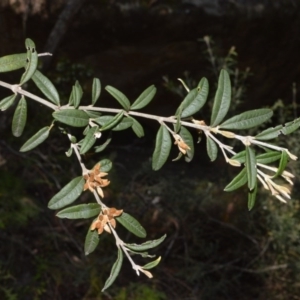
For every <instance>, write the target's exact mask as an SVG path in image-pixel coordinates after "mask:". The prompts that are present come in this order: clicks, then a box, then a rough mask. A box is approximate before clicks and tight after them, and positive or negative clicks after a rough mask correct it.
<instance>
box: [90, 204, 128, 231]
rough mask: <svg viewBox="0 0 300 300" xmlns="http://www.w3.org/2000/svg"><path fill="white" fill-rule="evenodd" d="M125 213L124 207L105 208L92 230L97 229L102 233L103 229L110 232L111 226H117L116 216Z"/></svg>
mask: <svg viewBox="0 0 300 300" xmlns="http://www.w3.org/2000/svg"><path fill="white" fill-rule="evenodd" d="M122 213H123V209H120V210H117V209H116V208H114V207H112V208H105V209H103V210H102V212H101V213H100V214H99V216H98V217H97V219H96V220H95V221H94V222H93V223H92V225H91V230H95V229H97V231H98V234H101V233H102V232H103V230H105V231H106V232H108V233H111V229H110V226H109V225H111V226H112V227H113V228H116V220H115V217H118V216H120V215H121V214H122Z"/></svg>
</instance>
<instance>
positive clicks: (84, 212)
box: [56, 203, 101, 219]
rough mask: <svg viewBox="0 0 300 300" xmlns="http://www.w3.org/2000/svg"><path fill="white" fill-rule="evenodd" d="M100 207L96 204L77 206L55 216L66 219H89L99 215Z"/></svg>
mask: <svg viewBox="0 0 300 300" xmlns="http://www.w3.org/2000/svg"><path fill="white" fill-rule="evenodd" d="M100 211H101V206H100V205H99V204H98V203H89V204H79V205H75V206H71V207H67V208H65V209H63V210H61V211H59V212H58V213H57V214H56V216H57V217H59V218H67V219H89V218H92V217H95V216H97V215H99V213H100Z"/></svg>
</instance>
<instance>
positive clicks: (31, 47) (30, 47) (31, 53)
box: [20, 39, 38, 85]
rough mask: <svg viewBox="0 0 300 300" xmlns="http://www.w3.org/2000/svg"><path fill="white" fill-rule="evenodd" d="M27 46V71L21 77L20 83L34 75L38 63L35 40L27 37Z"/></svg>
mask: <svg viewBox="0 0 300 300" xmlns="http://www.w3.org/2000/svg"><path fill="white" fill-rule="evenodd" d="M25 46H26V49H27V54H26V58H27V65H26V66H25V72H24V74H23V75H22V77H21V80H20V85H22V84H24V83H25V82H27V81H28V80H29V79H30V78H31V77H32V76H33V74H34V72H35V70H36V68H37V65H38V55H37V52H36V49H35V44H34V42H33V41H32V40H31V39H26V40H25Z"/></svg>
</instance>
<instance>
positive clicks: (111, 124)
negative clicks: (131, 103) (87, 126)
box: [98, 111, 124, 131]
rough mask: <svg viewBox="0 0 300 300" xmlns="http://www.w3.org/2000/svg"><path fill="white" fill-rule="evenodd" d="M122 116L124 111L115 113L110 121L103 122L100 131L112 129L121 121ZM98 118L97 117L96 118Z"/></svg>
mask: <svg viewBox="0 0 300 300" xmlns="http://www.w3.org/2000/svg"><path fill="white" fill-rule="evenodd" d="M123 116H124V111H120V112H119V113H118V114H117V115H115V116H114V117H113V118H112V119H111V120H110V121H108V122H107V123H105V124H104V125H103V126H102V127H101V128H100V131H104V130H108V129H112V128H114V127H115V126H117V125H118V123H119V122H121V120H122V118H123ZM100 118H101V117H100ZM98 119H99V118H98Z"/></svg>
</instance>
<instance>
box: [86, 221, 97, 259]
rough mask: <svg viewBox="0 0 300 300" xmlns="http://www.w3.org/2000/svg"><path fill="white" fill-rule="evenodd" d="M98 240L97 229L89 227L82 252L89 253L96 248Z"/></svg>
mask: <svg viewBox="0 0 300 300" xmlns="http://www.w3.org/2000/svg"><path fill="white" fill-rule="evenodd" d="M99 241H100V239H99V235H98V232H97V230H93V231H92V230H90V227H89V230H88V232H87V235H86V237H85V242H84V254H85V255H89V254H90V253H92V252H93V251H94V250H95V249H96V248H97V246H98V244H99Z"/></svg>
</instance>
